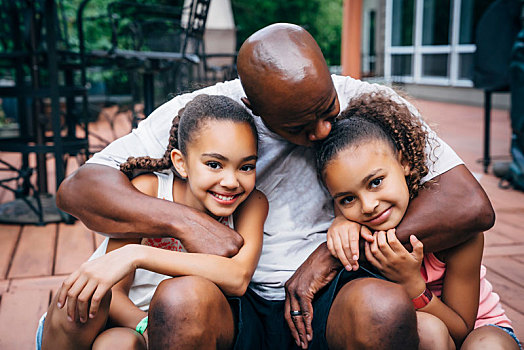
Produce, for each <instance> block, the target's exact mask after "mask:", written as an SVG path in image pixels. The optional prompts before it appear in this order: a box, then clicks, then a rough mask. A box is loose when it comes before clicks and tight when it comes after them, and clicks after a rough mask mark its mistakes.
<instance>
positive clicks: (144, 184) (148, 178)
mask: <svg viewBox="0 0 524 350" xmlns="http://www.w3.org/2000/svg"><path fill="white" fill-rule="evenodd" d="M131 183H132V184H133V186H135V187H136V189H137V190H139V191H140V192H142V193H144V194H147V195H148V196H152V197H156V195H157V192H158V177H157V176H156V175H155V174H153V173H147V174H142V175H138V176H137V177H135V178H133V179H132V180H131Z"/></svg>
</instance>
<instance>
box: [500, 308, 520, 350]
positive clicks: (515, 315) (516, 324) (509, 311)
mask: <svg viewBox="0 0 524 350" xmlns="http://www.w3.org/2000/svg"><path fill="white" fill-rule="evenodd" d="M502 308H503V309H504V311H506V315H507V316H508V317H509V319H510V320H511V322H512V326H513V329H514V331H515V334H516V335H517V338H519V340H520V341H521V343H522V339H524V327H522V325H524V314H522V313H521V312H519V311H517V310H515V309H514V308H512V307H511V306H509V305H506V304H505V303H504V302H502Z"/></svg>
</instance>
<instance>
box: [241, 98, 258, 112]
mask: <svg viewBox="0 0 524 350" xmlns="http://www.w3.org/2000/svg"><path fill="white" fill-rule="evenodd" d="M240 100H241V101H242V102H243V103H244V105H245V106H246V107H247V109H249V110H250V111H251V113H253V114H254V115H257V116H260V115H259V114H258V113H257V112H256V111H255V110H254V109H253V106H252V105H251V102H249V100H248V99H247V97H241V98H240Z"/></svg>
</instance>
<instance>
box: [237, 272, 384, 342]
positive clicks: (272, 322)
mask: <svg viewBox="0 0 524 350" xmlns="http://www.w3.org/2000/svg"><path fill="white" fill-rule="evenodd" d="M365 277H375V278H381V279H384V278H383V277H382V276H380V275H378V274H376V273H373V272H371V271H370V270H367V269H365V268H363V267H360V268H359V269H358V270H357V271H352V272H348V271H346V270H342V271H340V272H339V273H338V275H337V276H336V277H335V279H334V280H333V281H331V283H330V284H328V285H327V286H326V287H324V288H323V289H322V290H320V291H319V293H317V295H316V296H315V299H314V300H313V324H312V326H313V340H312V342H311V343H310V345H309V349H327V348H328V347H327V341H326V323H327V318H328V315H329V310H330V308H331V304H332V303H333V300H334V299H335V296H336V294H337V292H338V291H339V290H340V288H342V287H343V286H344V285H345V284H346V283H348V282H349V281H351V280H354V279H357V278H365ZM229 301H230V304H231V307H232V309H233V313H234V314H235V317H236V318H235V319H236V320H237V336H236V341H235V350H244V349H250V350H251V349H253V350H256V349H260V350H265V349H299V347H297V345H296V344H295V341H294V339H293V337H292V336H291V332H290V330H289V327H288V325H287V323H286V320H285V319H284V301H283V300H266V299H264V298H262V297H260V296H259V295H258V294H256V293H255V292H253V291H252V290H251V289H249V288H248V291H247V292H246V294H245V295H244V296H242V297H240V298H230V299H229Z"/></svg>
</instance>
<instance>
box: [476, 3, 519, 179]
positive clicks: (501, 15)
mask: <svg viewBox="0 0 524 350" xmlns="http://www.w3.org/2000/svg"><path fill="white" fill-rule="evenodd" d="M519 14H520V3H519V0H497V1H495V2H494V3H493V4H491V5H490V6H489V7H488V9H487V10H486V11H485V12H484V13H483V14H482V17H481V18H480V20H479V22H478V25H477V28H476V32H475V44H476V47H477V49H476V52H475V55H474V67H473V84H474V86H475V87H476V88H477V89H482V90H484V152H483V158H482V163H483V166H484V172H485V173H487V172H488V167H489V165H490V164H491V153H490V133H491V130H490V129H491V128H490V127H491V97H492V95H493V94H494V93H509V92H510V87H509V83H510V80H509V79H510V77H509V64H510V60H511V48H512V47H513V43H514V42H515V39H516V37H517V34H518V32H519V28H520V22H519ZM493 28H497V30H493Z"/></svg>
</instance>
